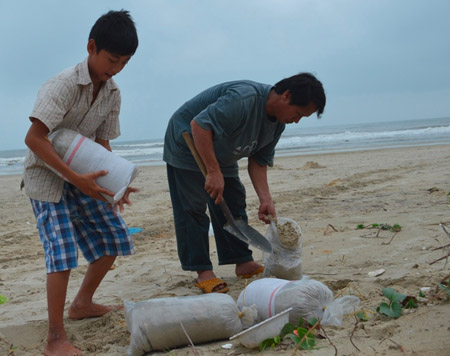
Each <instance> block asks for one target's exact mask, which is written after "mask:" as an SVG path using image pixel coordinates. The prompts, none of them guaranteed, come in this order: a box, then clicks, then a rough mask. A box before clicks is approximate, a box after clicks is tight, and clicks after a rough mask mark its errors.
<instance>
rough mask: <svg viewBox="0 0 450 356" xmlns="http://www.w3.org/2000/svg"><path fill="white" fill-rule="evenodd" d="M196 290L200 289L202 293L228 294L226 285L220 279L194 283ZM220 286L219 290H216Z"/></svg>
mask: <svg viewBox="0 0 450 356" xmlns="http://www.w3.org/2000/svg"><path fill="white" fill-rule="evenodd" d="M195 286H196V287H197V288H200V289H201V290H202V292H203V293H226V292H228V285H227V283H226V282H224V281H222V280H221V279H220V278H217V277H216V278H213V279H208V280H207V281H203V282H197V283H195ZM220 286H222V287H221V288H218V287H220Z"/></svg>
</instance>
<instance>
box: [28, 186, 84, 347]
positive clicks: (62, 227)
mask: <svg viewBox="0 0 450 356" xmlns="http://www.w3.org/2000/svg"><path fill="white" fill-rule="evenodd" d="M65 194H66V190H65V191H64V192H63V196H65ZM31 205H32V207H33V212H34V214H35V216H36V220H37V224H36V225H37V228H38V230H39V236H40V238H41V242H42V245H43V247H44V252H45V262H46V267H47V304H48V319H49V325H48V338H47V344H46V346H45V352H44V353H45V355H81V351H80V350H79V349H77V348H75V347H74V346H73V345H72V344H70V342H69V340H68V339H67V336H66V332H65V330H64V306H65V300H66V293H67V285H68V282H69V276H70V271H71V270H72V269H73V268H76V267H77V246H76V241H75V238H74V229H73V225H72V223H71V222H70V218H69V217H70V212H69V208H68V207H67V205H66V200H65V199H61V202H60V203H49V202H44V201H38V200H33V199H31Z"/></svg>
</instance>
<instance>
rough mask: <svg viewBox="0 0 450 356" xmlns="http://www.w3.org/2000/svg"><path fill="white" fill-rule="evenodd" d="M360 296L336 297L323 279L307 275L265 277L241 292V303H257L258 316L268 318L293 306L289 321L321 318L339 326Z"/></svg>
mask: <svg viewBox="0 0 450 356" xmlns="http://www.w3.org/2000/svg"><path fill="white" fill-rule="evenodd" d="M359 303H360V299H359V298H358V297H356V296H350V295H348V296H344V297H340V298H337V299H336V300H335V299H334V297H333V292H332V291H331V290H330V289H329V288H328V287H327V286H326V285H325V284H323V283H321V282H319V281H316V280H314V279H310V278H309V277H308V276H304V277H303V278H302V279H301V280H298V281H288V280H283V279H278V278H262V279H258V280H256V281H253V282H252V283H250V284H249V285H248V286H247V287H246V288H245V289H244V290H243V291H242V292H241V293H240V295H239V298H238V302H237V304H238V307H239V308H243V307H247V306H249V305H255V306H256V309H257V310H258V319H257V321H258V322H260V321H262V320H265V319H268V318H270V317H272V316H273V315H276V314H278V313H280V312H282V311H284V310H286V309H288V308H290V307H292V310H291V311H290V312H289V322H290V323H292V324H294V325H297V323H298V320H299V318H300V317H302V318H303V319H305V320H310V319H313V318H316V319H321V323H322V324H323V325H335V326H339V325H341V323H342V318H343V316H344V314H348V313H352V312H354V311H355V309H356V308H357V307H358V305H359Z"/></svg>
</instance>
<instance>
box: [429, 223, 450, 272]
mask: <svg viewBox="0 0 450 356" xmlns="http://www.w3.org/2000/svg"><path fill="white" fill-rule="evenodd" d="M439 226H440V227H441V228H442V230H444V232H445V234H446V235H447V237H448V238H449V239H450V227H448V226H447V225H445V224H444V223H440V224H439ZM436 250H444V253H445V255H444V256H442V257H439V258H438V259H437V260H434V261H432V262H430V263H429V264H430V265H432V264H434V263H436V262H439V261H442V260H444V259H445V264H444V267H442V268H445V266H447V263H448V258H449V257H450V244H445V245H442V246H439V247H436V248H433V249H432V251H436Z"/></svg>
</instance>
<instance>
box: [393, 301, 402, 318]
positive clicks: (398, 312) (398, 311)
mask: <svg viewBox="0 0 450 356" xmlns="http://www.w3.org/2000/svg"><path fill="white" fill-rule="evenodd" d="M391 309H392V317H393V318H398V317H399V316H401V315H402V306H401V305H400V303H398V302H393V303H392V305H391Z"/></svg>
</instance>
